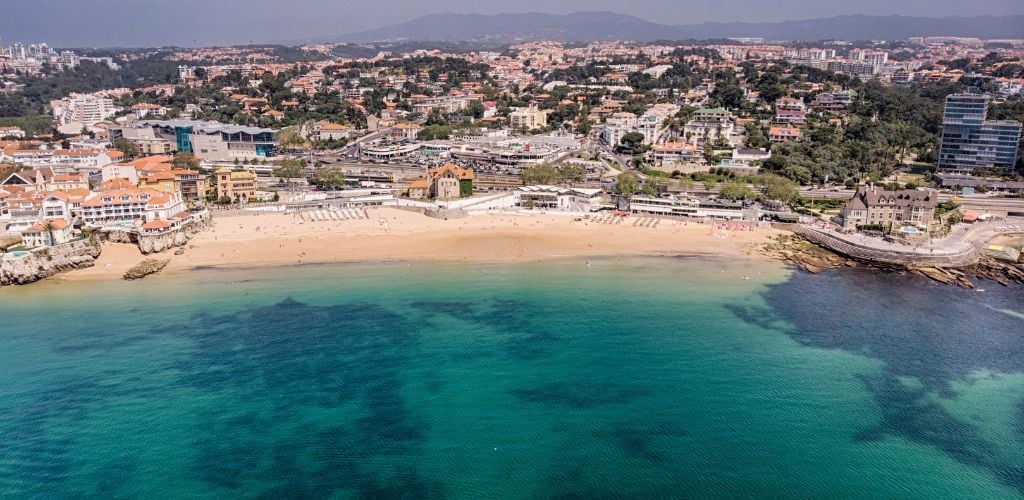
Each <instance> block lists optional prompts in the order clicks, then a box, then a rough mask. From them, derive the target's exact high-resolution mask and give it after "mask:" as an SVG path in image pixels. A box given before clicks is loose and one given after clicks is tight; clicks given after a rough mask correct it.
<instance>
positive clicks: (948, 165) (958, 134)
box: [938, 94, 1021, 173]
mask: <svg viewBox="0 0 1024 500" xmlns="http://www.w3.org/2000/svg"><path fill="white" fill-rule="evenodd" d="M988 101H989V96H987V95H985V94H952V95H950V96H947V97H946V109H945V113H944V114H943V117H942V144H941V146H940V147H939V164H938V166H939V168H940V169H944V170H951V171H955V172H965V173H969V172H972V171H974V170H975V169H978V168H990V169H998V170H1004V171H1010V170H1012V169H1013V164H1014V162H1015V161H1016V159H1017V146H1018V142H1019V141H1020V132H1021V124H1020V123H1019V122H1016V121H1012V120H1002V121H992V120H986V119H985V118H986V116H987V114H988Z"/></svg>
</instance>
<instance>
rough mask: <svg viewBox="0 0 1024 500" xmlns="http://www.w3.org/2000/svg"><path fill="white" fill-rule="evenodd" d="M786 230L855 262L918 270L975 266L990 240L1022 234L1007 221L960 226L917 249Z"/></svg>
mask: <svg viewBox="0 0 1024 500" xmlns="http://www.w3.org/2000/svg"><path fill="white" fill-rule="evenodd" d="M788 229H790V230H792V231H793V232H794V233H796V234H799V235H801V236H803V237H804V238H806V239H808V240H809V241H812V242H814V243H816V244H818V245H821V246H823V247H825V248H828V249H830V250H832V251H834V252H836V253H839V254H841V255H845V256H847V257H853V258H855V259H861V260H866V261H870V262H878V263H882V264H896V265H913V266H922V267H966V266H970V265H973V264H976V263H977V262H978V260H979V258H980V257H981V252H980V251H979V248H980V247H983V246H984V245H985V244H986V243H987V242H988V241H989V240H991V239H992V238H994V237H996V236H999V235H1007V234H1024V220H1021V219H1008V220H1000V221H995V222H990V223H983V224H976V225H971V226H968V225H961V226H958V227H957V228H955V229H954V231H953V232H952V233H951V234H950V235H949V236H947V237H945V238H942V239H938V240H934V241H932V242H931V243H930V244H928V245H918V246H913V245H902V244H899V243H892V242H889V241H885V240H882V239H881V238H876V237H872V236H867V235H863V234H846V233H840V232H837V231H833V230H830V229H824V228H820V227H815V226H809V225H802V224H793V225H789V227H788Z"/></svg>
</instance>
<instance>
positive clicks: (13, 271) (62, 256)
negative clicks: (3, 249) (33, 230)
mask: <svg viewBox="0 0 1024 500" xmlns="http://www.w3.org/2000/svg"><path fill="white" fill-rule="evenodd" d="M101 251H102V250H101V248H100V242H99V239H98V238H95V237H91V238H87V239H84V240H79V241H73V242H71V243H65V244H63V245H58V246H55V247H48V248H41V249H37V250H32V251H29V252H27V254H26V255H22V256H14V255H13V254H7V255H4V256H3V258H2V259H0V285H25V284H28V283H33V282H36V281H39V280H41V279H43V278H49V277H50V276H53V275H56V274H59V273H65V272H68V271H73V270H75V269H82V268H86V267H92V266H93V265H95V264H96V258H97V257H99V256H100V252H101Z"/></svg>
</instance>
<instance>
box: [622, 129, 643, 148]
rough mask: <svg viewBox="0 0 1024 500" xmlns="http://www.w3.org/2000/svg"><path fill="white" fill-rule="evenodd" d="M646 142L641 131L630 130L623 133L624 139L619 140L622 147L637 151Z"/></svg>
mask: <svg viewBox="0 0 1024 500" xmlns="http://www.w3.org/2000/svg"><path fill="white" fill-rule="evenodd" d="M643 143H644V134H641V133H640V132H629V133H626V134H623V136H622V139H620V140H619V144H620V145H621V146H622V148H621V149H623V150H626V151H635V150H636V149H637V148H639V147H640V145H641V144H643Z"/></svg>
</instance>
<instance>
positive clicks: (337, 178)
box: [316, 167, 345, 189]
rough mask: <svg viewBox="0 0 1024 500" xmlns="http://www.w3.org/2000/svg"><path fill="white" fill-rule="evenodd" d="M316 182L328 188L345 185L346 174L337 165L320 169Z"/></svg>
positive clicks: (338, 187) (337, 187)
mask: <svg viewBox="0 0 1024 500" xmlns="http://www.w3.org/2000/svg"><path fill="white" fill-rule="evenodd" d="M316 183H317V184H318V185H320V186H323V187H325V188H328V189H340V188H343V187H345V174H344V173H343V172H342V171H341V169H340V168H337V167H328V168H323V169H320V171H319V172H317V174H316Z"/></svg>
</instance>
